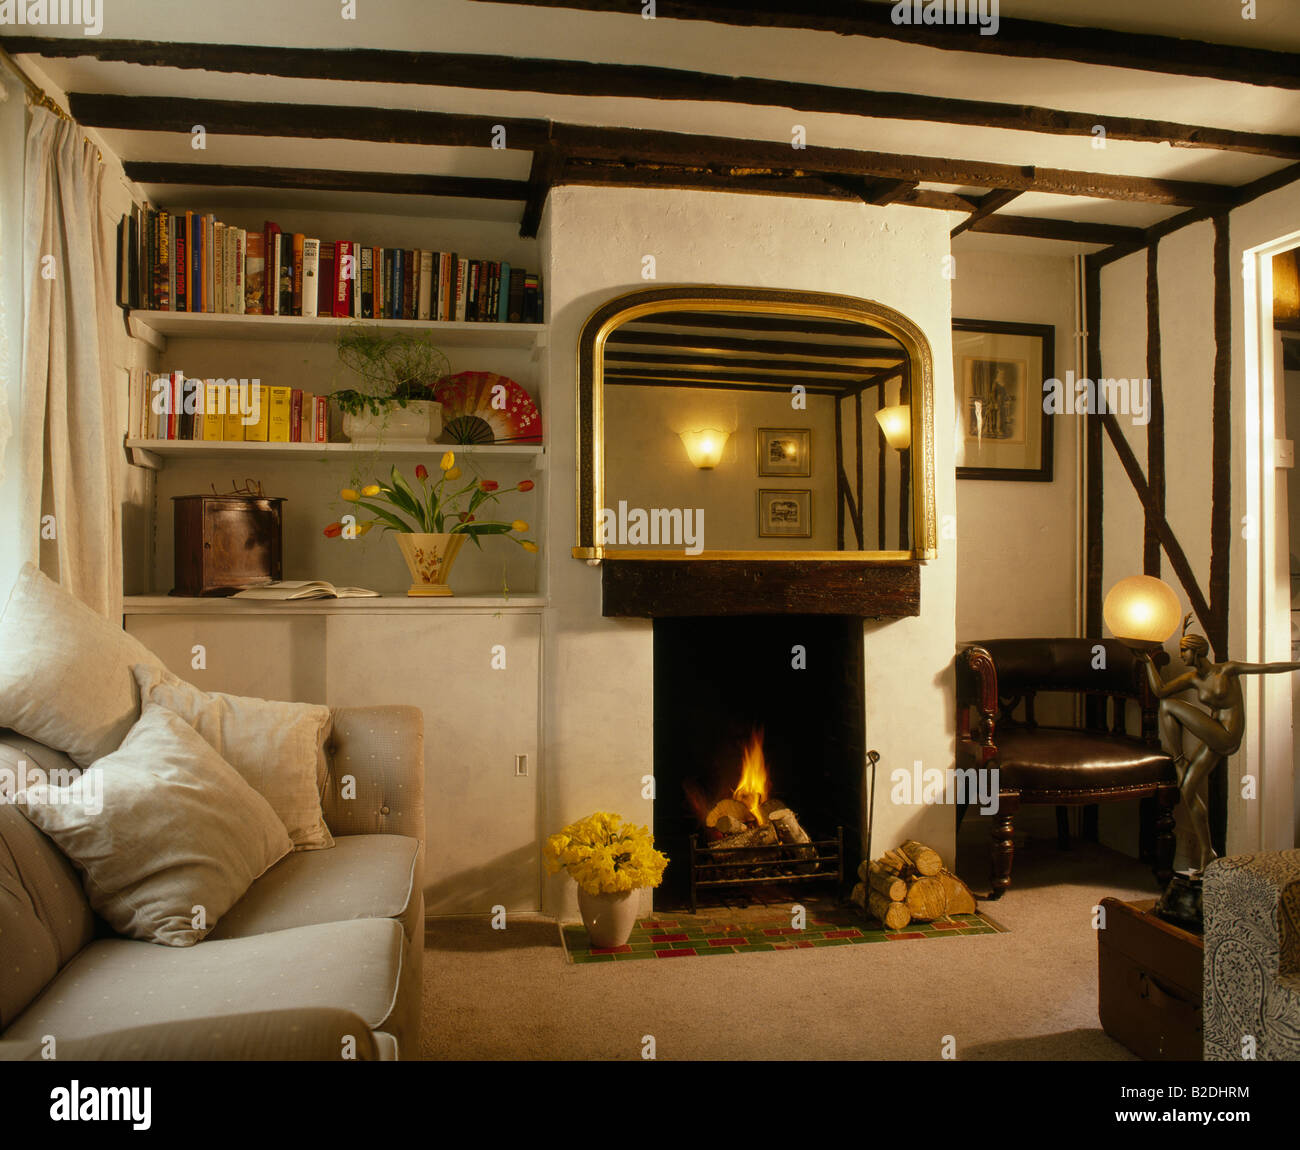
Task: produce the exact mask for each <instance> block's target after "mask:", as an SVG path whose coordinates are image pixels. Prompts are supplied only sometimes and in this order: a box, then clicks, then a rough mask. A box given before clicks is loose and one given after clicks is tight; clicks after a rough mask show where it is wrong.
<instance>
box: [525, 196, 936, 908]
mask: <svg viewBox="0 0 1300 1150" xmlns="http://www.w3.org/2000/svg"><path fill="white" fill-rule="evenodd" d="M949 226H950V225H949V221H948V218H947V216H945V215H944V214H941V213H937V212H932V211H925V210H920V209H909V208H905V207H887V208H874V207H867V206H865V205H852V204H845V203H824V202H817V201H811V200H793V199H790V200H787V199H780V198H775V197H767V196H763V197H745V196H733V195H726V194H714V193H704V192H701V193H688V192H678V191H657V190H639V189H637V190H634V189H612V188H606V189H595V188H582V187H561V188H557V189H555V190H554V191H553V192H552V193H551V196H550V199H549V202H548V205H547V210H546V214H545V216H544V219H543V227H542V233H541V242H542V248H543V253H544V257H545V264H544V266H545V269H546V273H547V286H548V291H547V309H548V313H549V314H548V322H549V323H550V324H551V351H550V357H549V358H550V364H549V372H550V378H551V380H552V387H551V403H550V411H549V420H548V425H549V427H550V429H551V431H550V439H549V449H548V457H549V460H550V464H549V466H550V467H551V475H550V482H549V484H548V496H549V513H548V521H549V526H550V531H549V539H550V540H551V543H550V546H549V547H548V548H547V557H546V562H547V566H548V572H547V585H548V587H549V590H550V596H551V606H550V610H549V611H548V619H547V628H546V634H545V637H544V657H543V666H544V671H543V677H544V697H545V719H544V723H545V746H546V750H545V772H546V773H545V802H544V814H543V826H544V830H545V831H546V832H548V833H549V832H552V831H555V830H558V829H559V828H560V827H562V826H563V825H564V824H565V823H567V822H569V821H571V820H573V819H575V818H579V817H581V816H583V815H585V814H588V813H589V812H591V811H592V810H597V809H603V810H615V811H618V812H620V813H621V814H623V815H624V816H625V817H627V818H630V819H634V820H635V821H637V822H642V823H649V822H650V821H651V819H652V817H653V816H652V811H651V807H650V803H649V802H648V801H647V800H646V799H644V798H642V787H643V782H642V780H643V777H644V776H647V775H650V774H652V772H653V745H652V705H653V702H652V668H651V657H652V650H651V648H652V642H651V639H652V631H651V625H650V624H649V623H648V622H644V621H638V620H608V619H603V618H602V617H601V614H600V572H599V570H597V569H596V568H593V567H588V566H585V565H583V564H582V563H580V562H579V561H577V560H575V559H572V558H571V557H570V556H569V554H568V549H569V547H570V546H571V545H572V543H573V542H574V541H575V539H576V527H575V520H576V516H575V499H576V490H575V475H574V470H573V465H574V460H575V455H574V451H575V433H574V425H575V417H576V411H575V404H576V391H575V380H576V367H577V364H576V346H577V339H578V332H579V329H580V328H581V326H582V324H583V322H584V321H585V320H586V319H587V317H588V316H589V315H590V314H591V312H592V311H593V310H594V309H595V308H596V307H597V306H599V305H600V304H602V303H604V302H605V301H606V300H608V299H610V298H611V297H613V296H615V295H618V294H621V293H623V292H626V291H631V290H634V289H637V288H643V287H646V286H650V285H647V284H646V282H645V281H643V280H642V279H641V278H640V273H641V267H642V262H641V261H642V257H643V256H644V255H653V256H654V257H655V260H656V264H657V272H658V281H657V283H658V286H667V285H670V284H679V283H680V284H687V283H697V284H731V285H749V286H759V287H773V288H789V289H802V290H816V291H830V292H839V293H843V294H846V295H852V296H858V297H861V298H866V299H871V300H876V301H879V302H881V303H884V304H887V305H888V306H890V307H893V308H896V309H898V310H899V311H901V312H903V313H904V314H905V315H907V316H909V317H910V318H911V319H912V320H913V321H914V322H915V323H917V324H918V325H919V326H920V327H921V329H922V330H923V331H924V332H925V335H926V337H927V339H928V340H929V341H930V345H931V349H932V352H933V354H934V367H935V401H936V403H935V407H936V428H937V429H939V433H938V436H937V439H938V443H937V450H936V475H935V481H936V500H937V509H938V512H939V514H940V515H943V514H952V513H953V512H954V500H955V491H954V479H953V471H952V466H953V464H952V447H951V428H952V420H953V411H952V408H953V404H952V391H953V388H952V368H951V339H950V321H951V313H950V308H949V298H950V297H949V291H948V282H947V280H945V279H944V278H943V275H942V270H943V269H942V258H943V256H944V255H946V254H947V253H948V228H949ZM955 574H956V547H955V545H954V544H952V543H949V542H942V541H941V544H940V550H939V557H938V558H937V559H935V560H933V561H931V562H929V563H928V564H925V565H924V566H923V567H922V571H921V610H922V613H923V614H922V617H921V618H918V619H904V620H895V621H890V622H873V623H868V624H866V625H865V626H864V646H865V652H866V666H867V674H866V679H867V684H866V688H867V689H866V696H867V697H866V723H867V744H868V746H869V747H873V748H875V749H876V750H878V751H879V752H880V753H881V767H882V775H881V778H880V779H878V780H877V786H876V806H875V809H876V827H875V836H874V843H875V844H876V845H880V844H890V845H892V844H894V843H897V842H898V841H900V840H901V839H903V838H906V837H909V836H913V837H917V838H921V839H924V840H926V841H928V842H930V843H932V844H933V845H934V846H935V847H936V848H937V849H939V850H940V851H941V852H943V853H945V854H946V855H948V856H949V857H951V852H952V848H953V840H954V833H953V822H954V819H953V810H952V808H950V807H921V806H911V807H893V806H891V804H890V801H889V789H890V788H889V785H888V771H889V770H890V769H893V768H897V767H910V766H911V764H912V762H913V761H914V760H917V759H919V760H922V761H923V762H924V763H925V764H926V765H927V766H936V767H940V768H944V767H948V766H951V764H952V761H953V758H952V755H953V732H954V719H953V693H952V663H953V644H954V640H955V627H954V618H955V615H954V612H955V602H956V586H955ZM573 900H574V887H573V884H572V883H571V882H569V881H568V880H567V879H560V878H557V879H554V880H552V881H551V882H550V883H549V884H548V885H547V887H546V890H545V892H544V900H543V907H544V909H545V910H547V911H548V912H551V913H572V910H573V906H574V901H573Z"/></svg>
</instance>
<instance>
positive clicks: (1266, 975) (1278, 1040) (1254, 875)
mask: <svg viewBox="0 0 1300 1150" xmlns="http://www.w3.org/2000/svg"><path fill="white" fill-rule="evenodd" d="M1202 895H1203V901H1204V907H1205V973H1204V987H1203V991H1204V993H1203V1001H1204V1012H1205V1057H1206V1059H1207V1060H1239V1059H1241V1058H1242V1057H1243V1056H1244V1055H1245V1050H1244V1047H1243V1039H1245V1038H1247V1037H1249V1038H1251V1039H1253V1040H1254V1052H1253V1057H1255V1058H1257V1059H1261V1060H1274V1059H1287V1060H1292V1059H1300V996H1298V995H1297V994H1296V991H1297V989H1300V980H1298V978H1297V976H1300V850H1288V851H1261V852H1259V853H1257V854H1248V855H1236V856H1233V857H1231V858H1222V859H1215V860H1214V861H1213V862H1211V863H1210V865H1209V866H1207V867H1206V868H1205V871H1204V877H1203V888H1202Z"/></svg>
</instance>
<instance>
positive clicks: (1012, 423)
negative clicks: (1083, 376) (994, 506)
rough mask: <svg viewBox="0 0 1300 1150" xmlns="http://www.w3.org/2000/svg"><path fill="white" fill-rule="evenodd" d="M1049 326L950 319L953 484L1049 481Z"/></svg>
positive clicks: (1051, 338) (1052, 370)
mask: <svg viewBox="0 0 1300 1150" xmlns="http://www.w3.org/2000/svg"><path fill="white" fill-rule="evenodd" d="M1055 342H1056V329H1055V328H1054V327H1052V326H1051V325H1050V324H1039V323H999V322H997V321H994V320H977V319H954V320H953V321H952V359H953V365H952V366H953V379H954V381H955V384H956V391H957V395H956V401H957V407H956V412H957V424H958V429H959V431H958V435H957V437H956V439H957V478H958V479H1013V480H1019V481H1021V482H1029V483H1050V482H1051V481H1052V422H1051V416H1049V415H1048V414H1047V412H1046V411H1045V410H1044V409H1043V382H1044V381H1045V380H1048V379H1051V378H1053V376H1054V374H1055V362H1054V356H1053V351H1054V348H1055Z"/></svg>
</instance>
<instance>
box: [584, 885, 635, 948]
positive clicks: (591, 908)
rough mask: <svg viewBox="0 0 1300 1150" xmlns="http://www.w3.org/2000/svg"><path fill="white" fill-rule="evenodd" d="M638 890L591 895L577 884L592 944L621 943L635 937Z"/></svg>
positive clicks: (609, 944)
mask: <svg viewBox="0 0 1300 1150" xmlns="http://www.w3.org/2000/svg"><path fill="white" fill-rule="evenodd" d="M640 893H641V892H640V891H638V890H628V891H622V892H620V893H618V894H588V893H587V892H586V891H585V890H583V889H582V887H578V910H579V912H580V913H581V914H582V924H583V926H585V927H586V928H587V935H588V937H589V938H590V939H591V945H592V946H602V947H604V946H622V945H623V944H624V943H626V942H627V940H628V939H629V938H630V937H631V936H632V929H633V928H634V927H635V926H636V912H637V908H638V907H639V906H640V905H641V900H640V898H638V897H637V896H638V895H640Z"/></svg>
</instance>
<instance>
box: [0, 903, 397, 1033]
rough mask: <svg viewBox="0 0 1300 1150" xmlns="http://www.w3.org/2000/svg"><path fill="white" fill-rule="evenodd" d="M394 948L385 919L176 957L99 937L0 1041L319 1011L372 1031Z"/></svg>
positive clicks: (392, 981)
mask: <svg viewBox="0 0 1300 1150" xmlns="http://www.w3.org/2000/svg"><path fill="white" fill-rule="evenodd" d="M402 946H403V939H402V928H401V927H400V926H398V924H397V923H396V922H394V921H393V920H392V919H364V920H361V921H358V922H335V923H323V924H320V925H316V926H303V927H297V928H295V929H293V930H280V931H275V932H273V933H271V934H259V935H255V936H253V937H251V938H235V939H224V940H221V941H217V940H209V941H206V942H201V943H199V944H198V945H197V946H194V947H189V948H187V949H184V950H179V949H175V948H172V947H163V946H148V945H146V944H144V943H139V942H131V941H129V940H126V939H100V940H98V941H96V942H92V943H91V944H90V945H89V946H88V947H86V948H85V949H84V950H83V951H82V952H81V953H80V954H79V955H77V957H76V958H74V959H73V960H72V961H71V962H70V963H69V964H68V965H67V966H66V967H64V969H63V970H62V971H61V972H60V974H59V976H58V977H57V978H56V979H55V980H54V981H53V982H52V983H51V984H50V985H49V986H48V987H47V988H46V990H45V993H44V994H42V995H41V996H40V997H39V998H37V1000H36V1001H35V1002H33V1003H32V1004H31V1006H29V1007H28V1008H27V1010H26V1011H25V1012H24V1013H23V1014H22V1016H21V1017H20V1018H19V1019H18V1020H17V1021H16V1022H15V1023H14V1024H13V1025H12V1026H11V1027H10V1028H9V1029H8V1030H7V1031H6V1032H5V1034H4V1037H5V1039H6V1040H17V1041H22V1040H24V1039H39V1038H40V1037H41V1036H42V1035H46V1034H53V1035H55V1036H57V1037H58V1038H59V1039H62V1038H84V1037H87V1036H89V1035H94V1034H103V1033H105V1032H107V1031H111V1030H119V1029H122V1028H124V1027H138V1026H149V1025H152V1024H155V1023H162V1022H171V1021H176V1020H181V1019H212V1018H216V1017H219V1016H221V1015H224V1014H230V1015H238V1014H246V1013H248V1012H249V1011H253V1010H294V1009H300V1008H302V1009H311V1008H318V1007H333V1008H337V1009H340V1010H349V1011H351V1012H352V1013H354V1014H356V1015H359V1016H360V1018H361V1020H362V1021H363V1022H364V1023H365V1024H366V1025H367V1026H368V1027H370V1028H371V1029H372V1030H374V1029H377V1028H378V1027H379V1026H380V1025H381V1024H382V1023H383V1022H384V1021H385V1019H387V1017H388V1015H389V1013H390V1012H391V1011H392V1009H393V1003H394V999H395V997H396V994H397V984H398V980H399V978H400V976H401V966H402ZM56 1053H57V1051H56Z"/></svg>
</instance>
